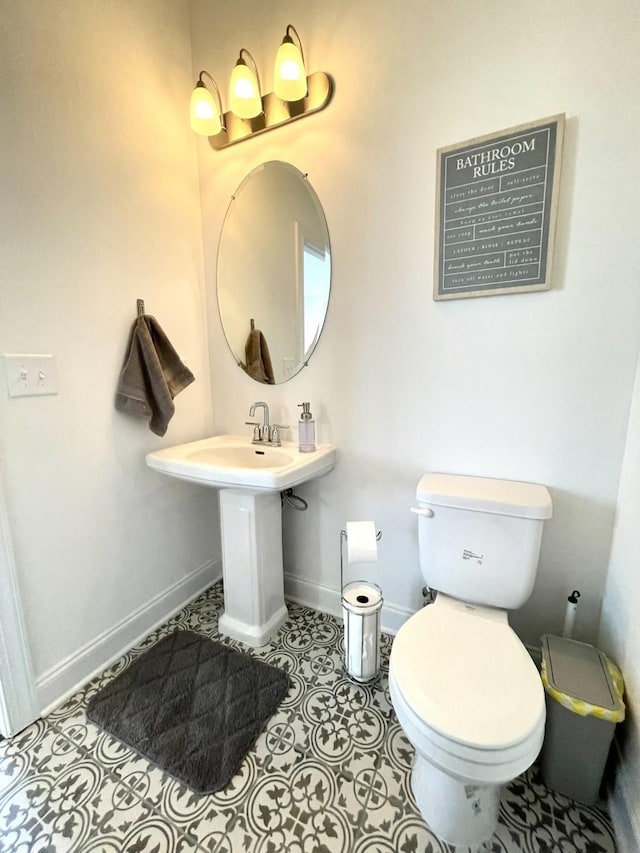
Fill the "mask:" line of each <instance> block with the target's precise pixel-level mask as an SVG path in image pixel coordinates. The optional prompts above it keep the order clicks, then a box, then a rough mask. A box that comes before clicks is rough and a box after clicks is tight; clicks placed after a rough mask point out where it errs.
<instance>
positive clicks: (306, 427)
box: [298, 403, 316, 453]
mask: <svg viewBox="0 0 640 853" xmlns="http://www.w3.org/2000/svg"><path fill="white" fill-rule="evenodd" d="M298 406H301V407H302V414H301V415H300V420H299V421H298V450H299V451H300V453H313V451H314V450H315V449H316V422H315V421H314V419H313V415H312V414H311V412H310V411H309V409H310V407H311V403H298Z"/></svg>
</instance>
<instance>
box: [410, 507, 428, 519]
mask: <svg viewBox="0 0 640 853" xmlns="http://www.w3.org/2000/svg"><path fill="white" fill-rule="evenodd" d="M411 512H415V514H416V515H424V516H426V517H427V518H433V510H432V509H429V507H428V506H412V507H411Z"/></svg>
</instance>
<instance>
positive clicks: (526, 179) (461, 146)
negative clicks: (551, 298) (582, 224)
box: [433, 113, 565, 301]
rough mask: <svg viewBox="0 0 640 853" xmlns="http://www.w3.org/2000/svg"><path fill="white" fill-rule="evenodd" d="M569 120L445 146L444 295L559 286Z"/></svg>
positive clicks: (439, 267)
mask: <svg viewBox="0 0 640 853" xmlns="http://www.w3.org/2000/svg"><path fill="white" fill-rule="evenodd" d="M564 119H565V116H564V113H560V114H558V115H554V116H550V117H548V118H542V119H538V120H537V121H533V122H529V123H528V124H521V125H517V126H515V127H511V128H507V129H505V130H500V131H497V132H495V133H490V134H486V135H484V136H478V137H476V138H474V139H468V140H466V141H465V142H458V143H456V144H455V145H448V146H446V147H444V148H439V149H438V151H437V167H436V169H437V173H436V217H435V252H434V286H433V298H434V299H435V300H436V301H439V300H448V299H468V298H473V297H478V296H497V295H501V294H506V293H525V292H531V291H536V290H549V289H550V288H551V270H552V261H553V249H554V238H555V227H556V217H557V210H558V191H559V185H560V170H561V159H562V145H563V140H564Z"/></svg>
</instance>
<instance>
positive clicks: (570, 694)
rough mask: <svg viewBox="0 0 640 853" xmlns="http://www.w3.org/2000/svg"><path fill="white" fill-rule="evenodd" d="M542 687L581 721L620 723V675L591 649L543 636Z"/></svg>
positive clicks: (594, 649) (607, 661)
mask: <svg viewBox="0 0 640 853" xmlns="http://www.w3.org/2000/svg"><path fill="white" fill-rule="evenodd" d="M542 683H543V684H544V688H545V690H546V691H547V693H548V694H549V695H550V696H552V697H553V698H554V699H555V700H556V701H557V702H560V704H561V705H563V706H564V707H565V708H568V709H569V710H570V711H573V712H574V713H576V714H579V715H580V716H581V717H587V716H594V717H599V718H600V719H602V720H608V721H610V722H614V723H619V722H621V721H622V720H624V714H625V706H624V702H623V701H622V693H623V689H624V685H623V681H622V674H621V672H620V670H619V669H618V667H617V666H616V665H615V664H614V663H613V661H611V660H609V658H607V656H606V655H605V654H604V652H602V651H600V649H597V648H596V647H595V646H591V645H589V644H588V643H579V642H578V641H577V640H569V639H568V638H566V637H554V636H553V635H551V634H545V635H544V636H543V637H542Z"/></svg>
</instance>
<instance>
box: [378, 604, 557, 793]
mask: <svg viewBox="0 0 640 853" xmlns="http://www.w3.org/2000/svg"><path fill="white" fill-rule="evenodd" d="M389 681H390V687H391V695H392V699H393V704H394V707H395V709H396V713H397V715H398V719H399V720H400V722H401V724H402V726H403V728H404V729H405V732H406V733H407V735H408V736H409V739H410V740H411V741H412V742H413V743H414V746H416V748H418V749H420V750H421V751H422V752H424V753H425V754H428V755H429V758H430V760H433V761H435V763H437V764H438V765H439V766H441V767H442V769H444V770H448V771H450V772H455V773H456V774H457V775H460V776H465V777H466V778H470V779H478V780H482V781H489V780H492V781H496V782H498V781H501V780H503V781H507V780H509V779H512V778H514V776H517V775H519V773H521V772H522V771H523V770H524V769H526V768H527V767H528V766H529V765H530V764H531V763H532V762H533V761H534V760H535V758H536V756H537V754H538V752H539V750H540V747H541V745H542V739H543V736H544V722H545V702H544V690H543V687H542V683H541V681H540V676H539V674H538V671H537V669H536V667H535V664H534V663H533V661H532V660H531V657H530V655H529V653H528V652H527V650H526V649H525V648H524V646H523V645H522V643H521V642H520V640H519V639H518V637H517V636H516V635H515V633H514V632H513V631H512V629H511V628H510V627H509V624H508V621H507V615H506V612H505V611H501V610H496V609H493V608H487V607H480V606H478V605H468V604H466V603H464V602H460V601H457V600H455V599H452V598H448V597H447V596H444V595H442V594H439V595H438V597H437V599H436V602H435V603H434V604H432V605H430V606H428V607H425V608H423V610H421V611H420V612H418V613H416V614H415V615H414V616H412V617H411V618H410V619H409V620H408V621H407V622H406V623H405V624H404V625H403V626H402V628H401V629H400V631H399V632H398V635H397V636H396V638H395V640H394V643H393V647H392V650H391V661H390V670H389Z"/></svg>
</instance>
